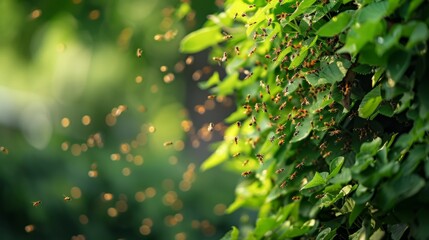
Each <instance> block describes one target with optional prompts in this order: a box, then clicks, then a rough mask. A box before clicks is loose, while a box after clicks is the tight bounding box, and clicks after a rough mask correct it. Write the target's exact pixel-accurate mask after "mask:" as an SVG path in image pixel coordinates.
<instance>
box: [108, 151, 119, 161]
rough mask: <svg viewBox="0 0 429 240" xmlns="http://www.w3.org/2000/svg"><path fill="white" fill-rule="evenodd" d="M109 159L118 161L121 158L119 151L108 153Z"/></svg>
mask: <svg viewBox="0 0 429 240" xmlns="http://www.w3.org/2000/svg"><path fill="white" fill-rule="evenodd" d="M110 159H112V161H119V160H121V155H120V154H119V153H113V154H111V155H110Z"/></svg>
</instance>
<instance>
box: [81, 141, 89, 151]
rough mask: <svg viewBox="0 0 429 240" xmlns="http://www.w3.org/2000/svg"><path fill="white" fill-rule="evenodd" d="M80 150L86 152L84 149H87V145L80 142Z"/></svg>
mask: <svg viewBox="0 0 429 240" xmlns="http://www.w3.org/2000/svg"><path fill="white" fill-rule="evenodd" d="M80 150H81V151H82V152H86V151H88V145H86V144H85V143H82V144H81V145H80Z"/></svg>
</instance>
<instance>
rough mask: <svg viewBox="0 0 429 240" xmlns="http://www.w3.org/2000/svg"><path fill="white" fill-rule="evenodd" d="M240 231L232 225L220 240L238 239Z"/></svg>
mask: <svg viewBox="0 0 429 240" xmlns="http://www.w3.org/2000/svg"><path fill="white" fill-rule="evenodd" d="M239 234H240V231H239V230H238V228H237V227H235V226H233V227H232V229H231V230H230V231H229V232H227V233H226V234H225V235H224V236H223V237H222V238H221V239H220V240H238V236H239Z"/></svg>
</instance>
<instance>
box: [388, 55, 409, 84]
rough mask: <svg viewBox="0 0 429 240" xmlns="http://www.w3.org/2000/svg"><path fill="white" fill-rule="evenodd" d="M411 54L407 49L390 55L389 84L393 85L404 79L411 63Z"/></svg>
mask: <svg viewBox="0 0 429 240" xmlns="http://www.w3.org/2000/svg"><path fill="white" fill-rule="evenodd" d="M410 60H411V55H410V54H409V53H408V52H405V51H395V52H394V53H392V55H391V56H390V57H389V61H388V63H387V77H388V78H389V82H388V83H389V84H390V85H391V86H392V87H393V86H395V84H396V83H397V82H399V81H400V80H401V79H402V76H403V75H404V73H405V71H406V70H407V69H408V66H409V65H410Z"/></svg>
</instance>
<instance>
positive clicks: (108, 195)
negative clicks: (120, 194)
mask: <svg viewBox="0 0 429 240" xmlns="http://www.w3.org/2000/svg"><path fill="white" fill-rule="evenodd" d="M112 199H113V194H111V193H104V194H103V200H104V201H111V200H112Z"/></svg>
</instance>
